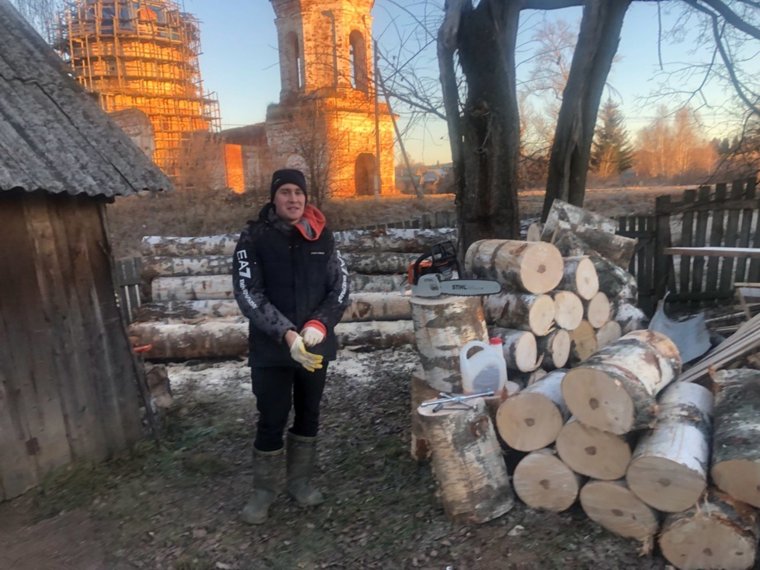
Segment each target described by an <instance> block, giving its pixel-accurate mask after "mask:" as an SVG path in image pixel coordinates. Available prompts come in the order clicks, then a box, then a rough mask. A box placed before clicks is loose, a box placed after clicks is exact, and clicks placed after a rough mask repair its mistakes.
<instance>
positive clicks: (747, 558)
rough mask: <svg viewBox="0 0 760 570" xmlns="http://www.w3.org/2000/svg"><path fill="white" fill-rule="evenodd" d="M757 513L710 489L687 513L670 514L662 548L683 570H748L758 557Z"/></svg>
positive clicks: (674, 563) (668, 558) (661, 538)
mask: <svg viewBox="0 0 760 570" xmlns="http://www.w3.org/2000/svg"><path fill="white" fill-rule="evenodd" d="M758 536H760V524H758V515H757V513H756V512H755V511H754V510H753V509H752V507H750V506H749V505H746V504H745V503H742V502H740V501H737V500H736V499H734V498H732V497H731V496H730V495H727V494H725V493H721V492H718V491H714V490H710V491H709V492H708V493H705V495H703V497H702V498H701V499H700V500H699V502H698V503H697V504H696V505H694V506H693V507H692V508H690V509H689V510H687V511H683V512H680V513H673V514H670V515H668V516H667V517H666V518H665V520H664V521H663V524H662V530H661V531H660V539H659V545H660V550H661V551H662V554H663V556H664V557H665V558H666V559H667V560H668V562H670V563H671V564H672V565H673V566H675V567H676V568H679V569H683V570H692V569H693V570H703V569H704V570H706V569H715V570H745V569H747V568H752V567H753V565H754V564H755V559H756V556H757V541H758Z"/></svg>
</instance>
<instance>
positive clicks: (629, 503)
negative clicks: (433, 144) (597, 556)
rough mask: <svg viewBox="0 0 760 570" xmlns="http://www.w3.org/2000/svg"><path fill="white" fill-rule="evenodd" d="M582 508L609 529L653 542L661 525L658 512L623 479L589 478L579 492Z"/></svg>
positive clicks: (591, 517)
mask: <svg viewBox="0 0 760 570" xmlns="http://www.w3.org/2000/svg"><path fill="white" fill-rule="evenodd" d="M580 501H581V507H582V508H583V511H584V512H585V513H586V514H587V515H588V518H590V519H591V520H592V521H594V522H595V523H597V524H598V525H601V526H603V527H604V528H606V529H607V530H609V531H610V532H612V533H614V534H617V535H618V536H623V537H626V538H634V539H636V540H640V541H641V542H644V543H645V544H649V543H650V542H651V539H652V537H653V536H654V535H655V534H656V533H657V529H658V527H659V524H658V521H657V513H656V511H655V510H654V509H652V508H651V507H649V506H647V505H646V504H645V503H644V502H643V501H642V500H641V499H639V498H638V497H637V496H636V495H634V494H633V493H632V492H631V491H630V490H629V489H628V488H627V487H626V486H625V484H624V483H623V482H621V481H590V482H588V483H586V485H584V486H583V489H581V492H580Z"/></svg>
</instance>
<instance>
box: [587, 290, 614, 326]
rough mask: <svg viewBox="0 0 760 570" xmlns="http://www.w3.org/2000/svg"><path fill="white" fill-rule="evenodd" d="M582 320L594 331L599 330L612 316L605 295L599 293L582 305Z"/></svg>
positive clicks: (610, 306) (610, 307) (608, 301)
mask: <svg viewBox="0 0 760 570" xmlns="http://www.w3.org/2000/svg"><path fill="white" fill-rule="evenodd" d="M583 309H584V311H583V313H584V318H585V319H586V320H587V321H588V322H589V324H590V325H591V326H592V327H594V328H595V329H598V328H601V327H602V326H603V325H604V324H605V323H606V322H607V321H609V320H610V317H611V316H612V305H611V304H610V300H609V298H608V297H607V295H606V294H604V293H602V292H601V291H599V292H598V293H597V294H596V295H594V296H593V297H592V298H591V299H590V300H588V301H586V302H585V303H583Z"/></svg>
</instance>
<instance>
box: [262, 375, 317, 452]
mask: <svg viewBox="0 0 760 570" xmlns="http://www.w3.org/2000/svg"><path fill="white" fill-rule="evenodd" d="M326 377H327V363H324V367H323V368H321V369H319V370H315V371H314V372H307V371H306V370H305V369H304V368H302V367H300V366H299V367H298V368H296V367H293V366H276V367H267V368H251V381H252V385H253V393H254V395H255V396H256V408H257V409H258V411H259V419H258V423H257V424H256V439H255V440H254V442H253V445H254V447H255V448H256V449H258V450H259V451H276V450H278V449H282V447H283V436H284V434H285V427H286V425H287V423H288V416H289V414H290V410H291V408H292V409H293V411H294V417H293V425H292V426H291V428H290V431H291V432H292V433H294V434H295V435H301V436H305V437H314V436H316V435H317V432H318V431H319V405H320V402H321V401H322V393H323V392H324V389H325V378H326Z"/></svg>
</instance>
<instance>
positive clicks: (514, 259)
mask: <svg viewBox="0 0 760 570" xmlns="http://www.w3.org/2000/svg"><path fill="white" fill-rule="evenodd" d="M465 271H466V273H467V274H468V275H473V276H475V277H479V278H481V279H491V280H495V281H498V282H499V283H501V284H502V285H504V286H505V287H506V288H507V291H508V292H510V291H513V292H519V291H523V292H527V293H534V294H541V293H546V292H547V291H551V290H552V289H554V288H555V287H556V286H557V285H558V284H559V282H560V280H561V279H562V271H563V261H562V255H560V253H559V251H558V250H557V248H556V247H554V246H553V245H551V244H548V243H544V242H527V241H516V240H498V239H487V240H480V241H476V242H474V243H473V244H472V245H470V247H469V248H468V249H467V253H466V254H465Z"/></svg>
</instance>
